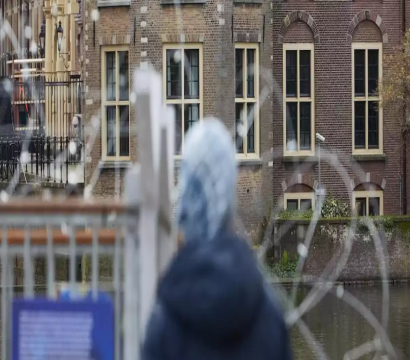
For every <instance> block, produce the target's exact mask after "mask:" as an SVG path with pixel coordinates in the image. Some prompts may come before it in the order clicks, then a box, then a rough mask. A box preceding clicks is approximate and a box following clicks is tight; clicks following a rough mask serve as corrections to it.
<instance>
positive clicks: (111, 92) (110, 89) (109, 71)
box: [105, 51, 116, 101]
mask: <svg viewBox="0 0 410 360" xmlns="http://www.w3.org/2000/svg"><path fill="white" fill-rule="evenodd" d="M105 65H106V79H107V84H106V87H107V100H108V101H115V100H116V96H115V87H116V74H115V72H116V70H115V52H114V51H113V52H107V53H106V54H105Z"/></svg>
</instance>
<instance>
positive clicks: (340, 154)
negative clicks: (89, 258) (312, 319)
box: [82, 0, 410, 236]
mask: <svg viewBox="0 0 410 360" xmlns="http://www.w3.org/2000/svg"><path fill="white" fill-rule="evenodd" d="M406 1H407V0H406ZM409 8H410V2H409V4H408V6H407V12H408V11H409V10H408V9H409ZM402 15H403V1H402V0H377V1H366V0H357V1H354V2H353V1H349V0H346V1H336V0H334V1H330V0H329V1H324V0H323V1H314V0H288V1H273V2H271V1H261V0H242V1H235V0H234V1H226V0H221V1H215V0H181V5H180V6H175V5H174V4H173V1H168V0H155V1H142V2H139V1H138V2H130V1H129V0H90V1H88V2H85V3H84V8H83V12H82V20H83V24H84V33H83V36H84V38H83V45H84V48H83V51H82V54H83V58H84V67H83V68H82V71H83V73H82V75H83V79H84V81H85V85H86V87H85V89H86V91H85V107H84V118H85V119H86V121H91V120H92V119H93V116H94V115H96V116H97V117H100V118H101V122H96V123H99V125H100V126H99V128H98V133H97V136H96V137H95V141H94V143H93V146H92V149H91V153H90V156H89V157H88V159H87V161H88V163H87V165H86V174H85V183H86V184H88V183H90V181H91V182H92V179H93V174H95V172H96V171H100V172H101V174H100V178H99V181H98V182H97V183H96V184H95V186H94V194H95V195H96V196H102V197H110V196H113V194H115V193H119V192H120V191H121V188H120V187H118V186H116V185H115V184H116V181H115V179H116V178H117V179H121V178H122V176H121V173H119V172H117V171H115V170H114V168H115V167H118V166H119V167H121V168H126V167H128V166H129V160H136V156H137V154H136V141H137V134H136V130H135V122H134V111H133V108H132V106H131V105H132V104H131V102H130V96H129V94H130V89H131V88H132V83H131V81H130V79H132V75H133V69H135V67H136V66H138V65H140V64H141V65H142V66H145V65H146V64H148V63H150V64H152V65H153V67H154V68H155V69H156V70H157V71H159V72H161V73H162V75H163V84H164V86H163V92H164V101H165V102H166V103H167V104H170V105H172V106H174V107H175V109H176V114H177V143H178V144H179V147H178V149H176V159H178V155H179V154H180V152H181V149H183V133H184V129H185V130H186V129H187V128H188V127H189V125H190V124H191V123H192V122H195V121H197V120H198V119H199V118H200V117H201V116H209V115H215V116H218V117H221V118H222V119H223V120H224V122H225V123H226V124H227V126H228V128H231V129H233V137H235V135H234V134H235V131H234V129H235V128H236V129H237V130H239V132H240V133H242V134H246V136H244V137H243V141H240V140H239V141H238V139H237V148H238V161H239V165H240V176H239V186H238V202H239V217H240V219H241V220H242V222H243V224H244V225H245V228H246V229H247V230H248V232H250V233H251V234H253V235H255V236H256V235H257V231H256V230H257V228H258V226H259V224H260V222H261V220H262V219H263V216H265V215H267V214H268V212H269V209H279V208H283V207H292V208H304V207H310V206H314V203H315V198H316V196H315V190H316V189H317V188H318V180H319V177H318V151H317V150H318V147H317V144H316V139H315V133H320V134H322V135H323V136H324V137H325V143H324V144H323V145H322V149H323V151H322V155H323V156H322V162H321V184H322V186H323V187H325V188H326V189H327V191H328V192H330V193H332V194H333V195H334V196H336V197H338V198H341V199H343V200H345V201H352V204H353V203H354V204H357V203H359V204H360V205H361V207H360V209H361V210H360V211H361V213H362V214H383V213H384V214H387V213H389V214H398V213H400V212H403V209H402V208H401V204H402V200H401V199H402V197H403V195H402V194H403V192H402V189H401V181H402V174H401V169H402V167H401V164H402V158H401V156H402V155H401V154H402V153H401V128H400V119H398V118H397V115H396V114H394V113H393V112H392V111H390V110H389V109H384V110H380V111H379V106H378V102H379V97H378V95H377V94H376V93H375V90H376V89H377V83H378V81H379V80H380V79H381V78H382V76H383V73H384V72H385V71H386V69H385V67H384V66H383V60H382V59H383V56H384V55H389V54H391V53H392V51H393V48H394V47H395V46H397V45H399V44H400V40H401V37H402V31H403V28H402V19H403V16H402ZM407 18H409V17H407ZM182 68H185V71H181V69H182ZM238 74H240V76H239V75H238ZM101 90H102V91H101ZM255 105H256V106H258V105H259V106H260V107H261V109H260V111H259V112H258V111H256V112H254V113H253V111H252V109H253V108H254V106H255ZM243 113H249V116H242V115H241V114H243ZM238 125H240V126H239V127H238ZM241 125H244V126H245V127H246V128H249V130H248V131H247V132H246V131H245V132H243V131H242V127H241ZM326 151H331V152H333V153H335V154H337V159H338V161H335V160H334V159H333V160H332V159H330V161H327V160H326V156H327V155H326V154H327V153H326ZM272 155H273V159H272ZM93 185H94V184H93ZM350 196H352V198H353V199H354V200H349V197H350Z"/></svg>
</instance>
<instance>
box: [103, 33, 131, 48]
mask: <svg viewBox="0 0 410 360" xmlns="http://www.w3.org/2000/svg"><path fill="white" fill-rule="evenodd" d="M98 43H99V45H100V46H103V45H129V44H131V35H120V36H117V35H113V36H109V35H107V36H100V37H99V39H98Z"/></svg>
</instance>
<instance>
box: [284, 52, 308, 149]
mask: <svg viewBox="0 0 410 360" xmlns="http://www.w3.org/2000/svg"><path fill="white" fill-rule="evenodd" d="M313 52H314V47H313V44H285V45H284V46H283V65H284V69H283V87H284V91H283V92H284V96H283V98H284V109H283V113H284V154H285V155H313V153H314V130H313V129H314V57H313Z"/></svg>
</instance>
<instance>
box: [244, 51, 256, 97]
mask: <svg viewBox="0 0 410 360" xmlns="http://www.w3.org/2000/svg"><path fill="white" fill-rule="evenodd" d="M246 60H247V73H246V74H247V79H246V80H247V89H248V90H247V96H248V97H249V98H254V97H255V49H248V50H247V51H246Z"/></svg>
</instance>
